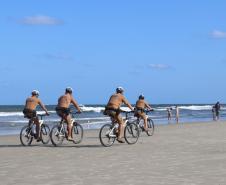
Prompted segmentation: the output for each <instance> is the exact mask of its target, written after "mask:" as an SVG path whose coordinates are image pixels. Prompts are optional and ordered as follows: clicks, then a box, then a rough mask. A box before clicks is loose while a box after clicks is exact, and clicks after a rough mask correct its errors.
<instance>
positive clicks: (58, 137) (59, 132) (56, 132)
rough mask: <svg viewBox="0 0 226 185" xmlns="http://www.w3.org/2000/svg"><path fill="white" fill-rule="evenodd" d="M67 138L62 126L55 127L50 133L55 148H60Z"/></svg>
mask: <svg viewBox="0 0 226 185" xmlns="http://www.w3.org/2000/svg"><path fill="white" fill-rule="evenodd" d="M64 138H65V134H64V131H63V129H62V127H61V126H60V125H55V126H53V128H52V129H51V132H50V139H51V142H52V144H53V145H54V146H59V145H61V144H62V143H63V140H64Z"/></svg>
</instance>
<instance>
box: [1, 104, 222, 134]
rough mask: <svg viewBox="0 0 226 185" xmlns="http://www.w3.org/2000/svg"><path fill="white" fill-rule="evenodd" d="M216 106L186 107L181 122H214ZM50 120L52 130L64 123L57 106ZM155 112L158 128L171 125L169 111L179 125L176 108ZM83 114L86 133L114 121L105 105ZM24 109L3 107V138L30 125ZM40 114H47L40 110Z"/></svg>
mask: <svg viewBox="0 0 226 185" xmlns="http://www.w3.org/2000/svg"><path fill="white" fill-rule="evenodd" d="M212 106H213V105H211V104H205V105H204V104H186V105H182V104H181V105H179V109H180V120H179V121H180V122H181V123H184V122H198V121H202V122H203V121H212V120H213V115H212V111H211V110H212ZM46 107H47V109H48V110H49V112H50V116H46V117H44V120H45V122H46V123H47V124H48V125H49V126H50V127H52V126H53V125H54V124H56V123H57V122H59V121H60V118H59V117H58V116H57V115H56V112H55V107H56V106H55V105H47V106H46ZM152 107H153V108H154V111H153V112H150V113H149V116H150V117H151V118H152V119H153V120H154V122H155V124H168V123H169V122H168V120H167V111H166V109H167V108H168V107H172V108H173V110H172V114H173V116H172V120H171V121H170V123H171V124H174V123H175V105H169V104H159V105H152ZM81 109H82V111H83V112H82V113H81V114H78V115H76V120H77V121H78V122H79V123H81V124H82V126H83V128H84V129H99V128H100V127H101V126H102V125H103V124H105V123H109V122H110V119H109V117H107V116H104V115H103V110H104V105H82V106H81ZM122 109H123V110H128V111H129V109H128V108H127V107H122ZM22 110H23V106H22V105H0V135H9V134H19V133H20V130H21V128H22V127H23V126H24V125H26V124H27V123H28V120H27V119H26V118H24V116H23V113H22ZM38 113H44V112H43V111H41V110H40V109H38ZM220 119H221V120H226V105H222V109H221V112H220Z"/></svg>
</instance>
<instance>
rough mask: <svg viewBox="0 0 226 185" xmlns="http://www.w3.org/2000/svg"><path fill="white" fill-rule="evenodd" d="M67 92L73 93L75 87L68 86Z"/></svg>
mask: <svg viewBox="0 0 226 185" xmlns="http://www.w3.org/2000/svg"><path fill="white" fill-rule="evenodd" d="M65 92H66V93H70V94H71V93H72V92H73V89H72V88H71V87H67V88H66V89H65Z"/></svg>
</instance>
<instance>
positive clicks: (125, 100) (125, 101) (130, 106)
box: [122, 96, 133, 110]
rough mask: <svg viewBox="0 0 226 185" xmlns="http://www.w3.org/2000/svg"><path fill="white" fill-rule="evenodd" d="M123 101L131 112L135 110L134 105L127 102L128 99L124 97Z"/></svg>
mask: <svg viewBox="0 0 226 185" xmlns="http://www.w3.org/2000/svg"><path fill="white" fill-rule="evenodd" d="M122 101H123V103H124V104H125V105H127V106H128V107H129V108H130V109H131V110H133V107H132V105H130V103H129V102H128V101H127V99H126V98H125V97H124V96H123V99H122Z"/></svg>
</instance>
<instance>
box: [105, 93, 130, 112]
mask: <svg viewBox="0 0 226 185" xmlns="http://www.w3.org/2000/svg"><path fill="white" fill-rule="evenodd" d="M122 103H124V104H126V105H127V106H128V107H129V108H130V109H132V106H131V105H130V103H129V102H128V101H127V100H126V98H125V97H124V96H123V95H122V94H120V93H116V94H113V95H112V96H111V97H110V99H109V101H108V104H107V107H108V108H113V109H119V108H120V106H121V104H122Z"/></svg>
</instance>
